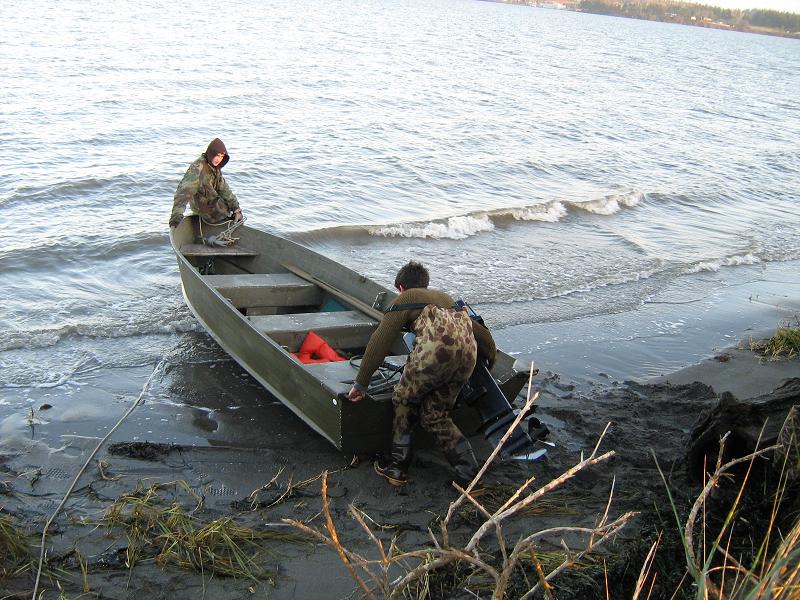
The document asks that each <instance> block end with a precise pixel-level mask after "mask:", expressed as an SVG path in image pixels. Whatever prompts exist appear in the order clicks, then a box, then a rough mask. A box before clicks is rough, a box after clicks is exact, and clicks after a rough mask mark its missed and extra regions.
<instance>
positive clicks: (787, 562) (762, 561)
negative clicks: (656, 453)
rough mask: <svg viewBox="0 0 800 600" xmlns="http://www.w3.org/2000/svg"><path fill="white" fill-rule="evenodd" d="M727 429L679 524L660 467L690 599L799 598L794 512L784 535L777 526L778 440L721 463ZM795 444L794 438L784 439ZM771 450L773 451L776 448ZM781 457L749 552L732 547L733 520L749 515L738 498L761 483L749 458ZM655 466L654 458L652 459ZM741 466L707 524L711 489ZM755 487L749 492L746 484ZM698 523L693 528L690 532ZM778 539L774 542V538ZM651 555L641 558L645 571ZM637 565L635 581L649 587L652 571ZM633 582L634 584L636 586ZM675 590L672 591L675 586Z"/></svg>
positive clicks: (783, 490) (782, 476)
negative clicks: (723, 504) (714, 519)
mask: <svg viewBox="0 0 800 600" xmlns="http://www.w3.org/2000/svg"><path fill="white" fill-rule="evenodd" d="M727 437H728V434H726V435H725V436H723V437H722V439H721V440H720V445H719V456H718V459H717V462H716V465H715V467H714V471H713V473H711V474H710V476H708V479H707V481H706V482H705V485H704V487H703V489H702V491H701V492H700V494H699V495H698V497H697V498H696V500H695V501H694V504H693V505H692V507H691V510H690V511H689V515H688V517H687V519H686V522H685V523H683V524H682V523H681V521H680V518H679V517H678V509H677V506H676V503H675V500H674V498H673V496H672V493H671V492H670V490H669V486H667V484H666V478H665V477H664V474H663V472H661V469H660V467H658V468H659V472H660V473H661V475H662V480H663V481H664V484H665V486H666V487H667V494H668V496H669V500H670V503H671V505H672V510H673V515H674V517H675V519H676V522H677V524H678V528H679V530H680V531H681V534H682V543H683V549H684V553H685V556H686V565H687V572H688V575H689V577H690V579H691V580H692V581H693V583H694V586H695V590H696V592H695V598H697V599H698V600H700V599H702V600H706V599H720V600H721V599H725V600H767V599H770V600H792V599H795V598H800V517H798V516H797V515H795V516H794V522H793V524H792V525H791V527H790V529H789V531H788V533H787V534H785V535H784V534H782V533H781V531H780V518H779V517H780V515H781V513H782V509H783V508H784V501H785V500H786V494H787V491H788V490H789V487H790V486H789V483H790V482H789V478H788V477H787V473H788V472H789V471H787V468H786V467H787V459H788V458H789V455H788V454H787V453H786V452H783V453H781V452H780V451H781V450H782V449H783V445H782V444H777V445H775V446H770V447H767V448H762V449H757V450H756V451H754V452H753V453H751V454H748V455H747V456H743V457H739V458H736V459H734V460H731V461H729V462H727V463H725V464H722V456H723V452H724V447H725V442H726V441H727ZM790 443H792V444H795V445H796V440H795V439H792V440H790ZM776 451H778V452H777V453H776ZM770 454H774V455H778V456H781V455H782V456H784V462H783V464H782V465H781V466H780V473H779V475H778V476H777V484H776V485H775V490H774V491H772V492H771V493H770V494H769V495H768V498H770V497H771V498H770V499H771V501H772V507H771V512H770V516H769V519H768V522H767V524H766V526H765V527H764V529H763V531H762V532H761V539H760V540H757V543H756V545H755V548H754V549H753V551H752V552H750V553H747V554H750V556H749V557H746V556H745V553H743V552H737V551H736V550H734V547H735V539H736V532H735V528H736V527H737V525H742V523H743V522H744V523H747V518H748V517H749V518H752V517H750V515H745V514H742V513H744V512H745V510H744V498H745V497H746V495H747V494H748V493H763V489H762V486H761V485H755V484H753V483H752V473H753V468H754V464H755V460H756V459H757V458H759V457H762V456H765V455H770ZM656 465H657V466H658V463H657V462H656ZM741 465H744V466H745V470H744V472H743V473H742V474H741V476H740V482H739V484H738V487H737V488H736V489H735V490H734V491H735V495H734V498H733V500H732V501H731V503H730V506H729V507H728V508H727V509H726V510H724V511H723V514H722V515H721V517H722V518H721V519H720V521H721V522H720V523H716V524H712V523H711V519H710V518H709V517H710V515H712V514H714V513H715V512H716V511H715V510H714V507H712V506H710V498H711V496H712V494H713V493H714V492H715V491H716V490H719V489H720V487H721V486H723V485H724V483H725V482H726V481H730V480H732V474H731V472H732V471H733V470H734V467H737V466H741ZM752 487H756V488H757V489H756V490H753V491H751V490H750V489H749V488H752ZM698 524H699V525H700V527H699V533H698V532H697V531H696V530H697V529H698ZM778 540H779V541H778ZM651 563H652V559H651V557H648V559H647V560H646V561H645V567H646V568H647V569H648V570H649V568H650V564H651ZM645 567H643V570H642V575H640V580H641V581H642V586H641V587H647V579H648V578H650V579H651V582H650V584H651V585H650V587H651V588H652V583H653V582H654V577H655V574H651V573H647V574H646V575H645ZM637 587H639V586H637ZM676 594H677V591H676Z"/></svg>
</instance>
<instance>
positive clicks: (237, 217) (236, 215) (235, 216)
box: [233, 208, 243, 223]
mask: <svg viewBox="0 0 800 600" xmlns="http://www.w3.org/2000/svg"><path fill="white" fill-rule="evenodd" d="M242 218H243V217H242V209H241V208H237V209H236V210H235V211H233V222H234V223H238V222H239V221H241V220H242Z"/></svg>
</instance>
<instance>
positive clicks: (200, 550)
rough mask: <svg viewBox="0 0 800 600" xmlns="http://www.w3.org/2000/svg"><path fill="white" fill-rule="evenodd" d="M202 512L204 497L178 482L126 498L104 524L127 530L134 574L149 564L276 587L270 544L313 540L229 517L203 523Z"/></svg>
mask: <svg viewBox="0 0 800 600" xmlns="http://www.w3.org/2000/svg"><path fill="white" fill-rule="evenodd" d="M164 490H170V491H172V495H173V499H172V500H171V501H169V502H166V501H165V500H164V498H162V497H161V492H162V491H164ZM179 496H183V497H184V498H188V499H189V500H191V501H192V503H194V504H195V506H194V508H193V509H191V510H189V511H187V510H185V509H184V508H183V507H182V506H181V503H180V502H179V500H178V497H179ZM201 510H202V498H201V497H200V496H198V495H197V493H195V492H194V491H193V490H192V489H191V488H190V487H189V485H188V484H187V483H186V482H185V481H173V482H170V483H162V484H155V485H151V486H150V487H148V488H143V487H137V489H136V490H134V491H133V492H131V493H128V494H124V495H122V496H120V497H119V498H117V500H116V501H115V502H114V504H112V505H111V507H110V508H109V509H108V510H107V511H106V513H105V516H104V518H103V524H104V525H106V526H108V527H109V528H122V529H123V530H124V531H125V533H126V535H127V538H128V547H127V560H126V566H127V567H128V568H129V569H131V570H132V569H133V567H134V566H135V565H136V564H137V563H139V562H141V561H143V560H153V561H155V562H156V563H157V564H159V565H175V566H178V567H180V568H184V569H190V570H194V571H198V572H200V573H202V574H206V573H208V574H216V575H224V576H228V577H240V578H248V579H252V580H253V581H258V580H267V581H270V582H273V583H274V579H275V573H273V572H271V571H270V570H268V569H267V568H266V567H265V565H264V560H263V559H264V556H265V554H266V553H267V551H266V549H265V547H264V542H265V541H267V540H272V541H279V542H289V543H302V542H307V541H308V540H307V538H303V537H302V536H299V535H297V534H295V533H285V532H277V531H257V530H255V529H251V528H249V527H243V526H241V525H239V524H237V523H236V522H235V521H234V520H233V519H231V518H228V517H225V518H221V519H214V520H212V521H209V522H203V521H202V520H201V519H200V518H199V517H198V516H197V514H198V513H199V512H200V511H201Z"/></svg>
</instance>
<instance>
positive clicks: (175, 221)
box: [169, 214, 183, 227]
mask: <svg viewBox="0 0 800 600" xmlns="http://www.w3.org/2000/svg"><path fill="white" fill-rule="evenodd" d="M181 221H183V215H181V214H174V215H172V216H171V217H170V218H169V226H170V227H177V226H178V225H180V224H181Z"/></svg>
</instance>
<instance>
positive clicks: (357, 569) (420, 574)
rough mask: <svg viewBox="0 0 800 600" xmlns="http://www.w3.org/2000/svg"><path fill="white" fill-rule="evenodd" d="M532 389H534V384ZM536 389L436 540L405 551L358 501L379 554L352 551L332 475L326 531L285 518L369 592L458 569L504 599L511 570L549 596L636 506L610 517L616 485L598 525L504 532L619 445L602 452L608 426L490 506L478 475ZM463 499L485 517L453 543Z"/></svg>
mask: <svg viewBox="0 0 800 600" xmlns="http://www.w3.org/2000/svg"><path fill="white" fill-rule="evenodd" d="M532 375H533V374H531V377H532ZM528 389H529V390H531V386H530V385H529V386H528ZM530 393H531V392H530V391H529V397H528V400H527V402H526V405H525V407H524V408H523V409H522V410H521V411H520V413H519V415H518V416H517V419H516V420H515V422H514V423H512V425H511V426H510V427H509V429H508V431H507V432H506V434H505V436H504V437H503V439H502V440H501V442H500V443H499V444H498V446H497V448H495V450H494V452H493V453H492V455H491V456H489V458H488V459H487V460H486V462H485V463H484V465H483V467H482V468H481V470H480V471H479V472H478V474H477V475H476V476H475V479H474V480H473V481H472V482H471V483H470V485H469V486H467V488H466V489H462V488H460V487H459V486H457V485H455V484H453V485H454V487H455V488H456V490H457V491H458V492H459V496H458V497H457V499H456V500H455V501H453V502H452V503H451V504H450V506H449V508H448V511H447V514H446V516H445V517H444V518H443V519H442V520H441V521H440V523H439V529H440V531H439V532H438V533H434V532H433V531H430V530H429V533H430V537H431V544H430V545H429V546H428V547H425V548H420V549H416V550H410V551H403V550H401V549H400V548H398V545H397V539H396V538H392V539H391V540H383V539H380V538H379V537H378V535H377V534H376V532H375V531H373V528H372V527H371V526H370V522H372V520H371V519H370V518H369V517H368V516H367V515H366V514H365V513H363V512H362V511H361V510H359V509H358V508H357V507H355V506H353V505H350V507H349V509H350V515H351V516H352V517H353V518H354V519H355V520H356V522H357V523H358V524H359V525H360V526H361V528H362V529H363V531H364V534H365V535H366V536H367V538H368V539H369V540H370V541H371V542H372V546H373V548H374V557H372V558H368V557H366V556H362V555H360V554H357V553H356V552H354V551H352V550H350V549H349V548H348V547H347V546H345V544H344V543H343V541H342V540H341V539H340V537H339V534H338V531H337V529H336V525H335V523H334V521H333V519H332V517H331V513H330V501H329V498H328V494H327V485H328V480H327V474H326V475H325V476H324V477H323V480H322V509H323V512H324V515H325V530H322V529H319V528H315V527H312V526H310V525H309V524H307V523H301V522H299V521H295V520H290V519H287V520H285V521H286V522H287V523H290V524H291V525H293V526H294V527H296V528H298V529H300V530H301V531H303V532H306V533H309V534H311V535H313V536H314V537H316V538H317V539H318V540H320V541H322V542H324V543H325V544H328V545H329V546H331V547H332V548H333V549H335V551H336V552H337V554H338V555H339V558H340V559H341V561H342V563H343V564H344V566H345V568H346V569H347V570H348V572H349V573H350V575H351V577H352V578H353V579H354V581H355V582H356V583H357V584H358V586H359V587H360V588H361V590H362V592H363V594H364V596H365V597H366V598H371V599H374V598H389V599H397V598H426V597H430V594H431V590H432V589H433V588H434V587H435V586H436V578H437V576H440V575H441V574H442V572H446V571H449V572H451V573H452V572H458V573H459V579H460V587H461V589H462V591H467V592H468V593H472V594H473V595H475V596H476V597H491V598H493V599H501V598H505V597H506V596H507V595H508V594H511V593H512V591H511V590H512V588H513V585H512V577H513V576H515V575H517V576H518V579H520V580H522V581H523V582H526V584H525V586H524V587H525V590H522V591H520V590H518V589H514V592H513V593H514V594H515V597H519V598H521V599H525V598H530V597H532V596H533V595H534V594H535V593H537V592H540V591H542V592H544V594H545V596H546V597H552V584H551V581H552V580H553V579H554V578H555V577H557V576H558V575H559V574H561V573H563V572H564V571H566V570H568V569H574V568H580V567H581V566H585V565H586V564H587V561H588V557H589V556H590V554H592V553H593V552H595V551H596V550H597V549H599V548H600V547H601V546H602V545H603V544H605V543H606V542H608V541H610V540H612V539H613V538H614V537H615V536H616V534H617V533H619V531H620V530H621V529H622V528H623V527H625V525H626V524H627V523H628V521H630V519H631V518H633V516H634V515H635V513H633V512H627V513H625V514H623V515H622V516H620V517H617V518H615V519H612V518H610V516H609V513H610V506H611V499H612V497H613V485H612V490H611V494H610V495H609V499H608V505H607V506H606V509H605V512H603V514H601V515H599V516H598V519H597V521H596V523H595V525H594V526H592V527H577V526H572V525H567V526H563V527H554V528H550V529H545V530H540V531H536V532H531V533H529V534H527V535H523V536H521V537H520V536H518V535H514V536H513V540H512V536H511V535H510V534H509V535H506V534H505V533H504V526H505V525H506V524H507V523H509V522H510V521H512V520H513V519H514V518H515V517H518V516H519V515H522V514H524V513H525V512H526V511H529V510H532V509H534V507H536V506H538V505H539V503H541V502H543V500H542V499H543V498H544V497H545V496H546V495H547V494H549V493H551V492H553V491H554V490H558V489H560V488H561V487H562V486H563V485H564V484H565V483H566V482H567V481H568V480H570V479H571V478H573V477H574V476H575V475H577V474H578V473H580V472H581V471H584V470H586V469H589V468H591V467H592V466H594V465H596V464H598V463H601V462H604V461H606V460H608V459H609V458H611V457H612V456H613V455H614V452H606V453H603V454H600V453H599V452H598V449H599V447H600V442H601V441H602V437H603V436H604V435H605V432H604V433H603V436H601V439H600V441H598V443H597V445H596V446H595V448H594V450H593V451H592V453H591V454H590V455H589V456H588V457H587V458H582V459H581V460H580V461H579V462H578V463H577V464H576V465H575V466H574V467H572V468H571V469H569V470H568V471H566V472H565V473H564V474H562V475H561V476H560V477H557V478H556V479H554V480H552V481H550V482H549V483H547V484H545V485H544V486H541V487H539V488H538V489H533V482H534V479H535V478H533V477H531V478H530V479H528V480H527V481H525V482H524V483H523V484H522V485H521V486H519V487H518V488H515V489H510V490H508V494H506V495H504V497H502V498H501V497H497V496H496V495H484V499H485V500H487V501H488V504H487V506H488V505H491V507H490V508H488V507H487V506H484V504H482V503H481V502H480V501H479V499H478V498H479V497H480V492H476V491H475V490H476V489H477V488H476V486H477V484H478V481H479V480H480V478H481V477H482V476H483V475H484V473H485V472H486V470H487V469H488V467H489V465H490V463H491V462H492V461H493V460H494V458H495V457H496V456H497V455H498V453H499V452H500V449H501V448H502V446H503V444H504V443H505V441H506V440H507V439H508V438H509V437H510V435H511V433H512V432H513V430H514V429H515V428H516V427H517V426H518V425H519V423H520V421H521V420H522V419H523V418H524V417H525V415H526V414H528V413H529V411H530V410H531V408H532V406H533V402H534V401H535V400H536V397H537V394H534V395H533V396H531V395H530ZM462 505H471V506H472V508H473V509H474V510H475V512H476V513H477V514H478V515H480V517H481V518H480V524H479V525H478V526H477V527H476V528H475V531H474V532H472V534H471V536H470V537H469V539H468V540H467V541H466V542H465V543H454V542H453V541H452V538H451V534H450V526H451V521H452V520H453V518H454V517H456V516H457V515H459V514H461V512H462V510H463V509H462ZM563 536H571V537H576V538H580V539H582V540H584V544H583V547H581V548H578V549H571V548H569V547H567V545H566V544H565V543H564V542H563ZM553 539H562V552H556V553H553V552H552V551H546V550H544V549H543V545H542V544H543V542H545V540H553ZM526 590H527V591H526Z"/></svg>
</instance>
